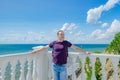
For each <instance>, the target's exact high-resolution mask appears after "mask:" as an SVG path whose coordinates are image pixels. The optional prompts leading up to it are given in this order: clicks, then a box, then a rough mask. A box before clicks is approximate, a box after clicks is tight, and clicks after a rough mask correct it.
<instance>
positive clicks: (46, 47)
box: [31, 45, 49, 54]
mask: <svg viewBox="0 0 120 80" xmlns="http://www.w3.org/2000/svg"><path fill="white" fill-rule="evenodd" d="M48 48H49V45H47V46H44V47H42V48H39V49H35V50H33V51H31V53H32V54H34V53H38V52H40V51H44V50H47V49H48Z"/></svg>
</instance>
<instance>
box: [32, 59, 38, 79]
mask: <svg viewBox="0 0 120 80" xmlns="http://www.w3.org/2000/svg"><path fill="white" fill-rule="evenodd" d="M36 68H37V61H36V59H35V58H34V60H33V73H32V80H38V79H37V73H36Z"/></svg>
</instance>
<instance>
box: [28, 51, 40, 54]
mask: <svg viewBox="0 0 120 80" xmlns="http://www.w3.org/2000/svg"><path fill="white" fill-rule="evenodd" d="M37 52H39V50H33V51H31V52H30V53H31V54H35V53H37Z"/></svg>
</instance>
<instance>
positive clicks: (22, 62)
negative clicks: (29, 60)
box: [20, 56, 25, 80]
mask: <svg viewBox="0 0 120 80" xmlns="http://www.w3.org/2000/svg"><path fill="white" fill-rule="evenodd" d="M22 58H23V56H22ZM22 58H21V60H20V63H21V65H20V66H21V70H20V71H21V75H20V80H25V77H24V63H25V60H24V58H23V59H22Z"/></svg>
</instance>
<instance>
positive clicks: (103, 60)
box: [99, 57, 106, 80]
mask: <svg viewBox="0 0 120 80" xmlns="http://www.w3.org/2000/svg"><path fill="white" fill-rule="evenodd" d="M99 58H100V61H101V64H102V80H106V70H105V64H106V57H99Z"/></svg>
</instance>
